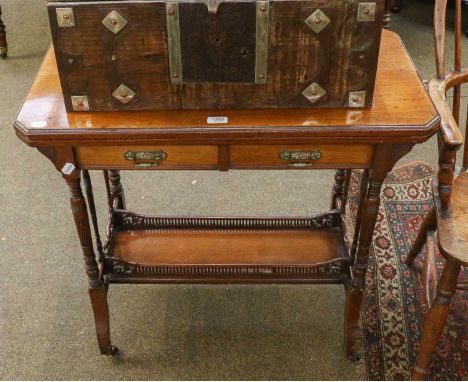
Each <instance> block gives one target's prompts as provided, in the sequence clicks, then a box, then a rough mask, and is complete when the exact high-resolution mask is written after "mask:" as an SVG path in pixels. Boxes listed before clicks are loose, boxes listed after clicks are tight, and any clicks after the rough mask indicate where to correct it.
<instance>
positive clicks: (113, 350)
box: [108, 345, 119, 356]
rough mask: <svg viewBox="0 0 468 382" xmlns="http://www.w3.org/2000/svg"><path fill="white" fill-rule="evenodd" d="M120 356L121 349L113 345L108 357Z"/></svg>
mask: <svg viewBox="0 0 468 382" xmlns="http://www.w3.org/2000/svg"><path fill="white" fill-rule="evenodd" d="M117 354H119V348H118V347H117V346H114V345H111V348H110V352H109V354H108V355H111V356H114V355H117Z"/></svg>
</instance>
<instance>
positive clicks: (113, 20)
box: [111, 19, 119, 25]
mask: <svg viewBox="0 0 468 382" xmlns="http://www.w3.org/2000/svg"><path fill="white" fill-rule="evenodd" d="M118 23H119V22H118V21H117V20H115V19H112V20H111V24H112V25H117V24H118Z"/></svg>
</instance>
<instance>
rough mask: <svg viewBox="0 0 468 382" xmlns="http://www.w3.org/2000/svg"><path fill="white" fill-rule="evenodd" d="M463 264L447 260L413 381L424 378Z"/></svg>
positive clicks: (429, 314) (425, 325) (430, 312)
mask: <svg viewBox="0 0 468 382" xmlns="http://www.w3.org/2000/svg"><path fill="white" fill-rule="evenodd" d="M460 268H461V265H460V264H458V263H455V262H453V261H451V260H447V261H446V263H445V267H444V269H443V271H442V275H441V277H440V280H439V283H438V285H437V295H436V298H435V300H434V303H433V304H432V307H431V309H430V310H429V312H428V313H427V315H426V317H425V320H424V321H425V322H424V328H423V333H422V338H421V342H420V345H419V352H418V356H417V359H416V363H415V365H414V367H413V371H412V373H411V379H412V380H413V381H420V380H423V379H424V378H425V377H426V375H427V373H428V367H429V364H430V362H431V358H432V355H433V354H434V351H435V349H436V346H437V342H438V341H439V339H440V336H441V334H442V331H443V329H444V326H445V323H446V321H447V317H448V312H449V305H450V299H451V298H452V296H453V295H454V293H455V290H456V288H457V281H458V274H459V273H460Z"/></svg>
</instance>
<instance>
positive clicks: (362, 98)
mask: <svg viewBox="0 0 468 382" xmlns="http://www.w3.org/2000/svg"><path fill="white" fill-rule="evenodd" d="M365 104H366V92H365V91H358V92H350V93H349V97H348V107H364V106H365Z"/></svg>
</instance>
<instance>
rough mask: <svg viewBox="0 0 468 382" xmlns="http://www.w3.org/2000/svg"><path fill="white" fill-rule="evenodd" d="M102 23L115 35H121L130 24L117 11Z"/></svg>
mask: <svg viewBox="0 0 468 382" xmlns="http://www.w3.org/2000/svg"><path fill="white" fill-rule="evenodd" d="M102 23H103V24H104V26H105V27H106V28H107V29H109V30H110V31H111V32H113V33H115V34H117V33H119V32H120V31H121V30H122V29H124V28H125V26H126V25H127V24H128V22H127V20H125V19H124V18H123V16H122V15H121V14H120V13H119V12H117V11H112V12H111V13H109V14H108V15H107V16H106V17H105V19H104V20H102Z"/></svg>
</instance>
